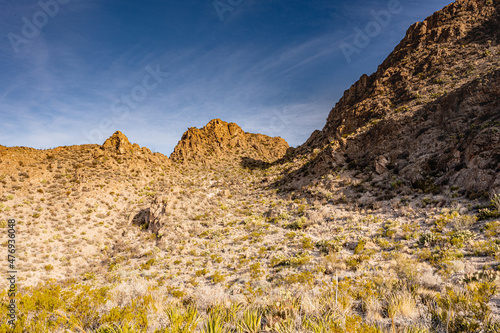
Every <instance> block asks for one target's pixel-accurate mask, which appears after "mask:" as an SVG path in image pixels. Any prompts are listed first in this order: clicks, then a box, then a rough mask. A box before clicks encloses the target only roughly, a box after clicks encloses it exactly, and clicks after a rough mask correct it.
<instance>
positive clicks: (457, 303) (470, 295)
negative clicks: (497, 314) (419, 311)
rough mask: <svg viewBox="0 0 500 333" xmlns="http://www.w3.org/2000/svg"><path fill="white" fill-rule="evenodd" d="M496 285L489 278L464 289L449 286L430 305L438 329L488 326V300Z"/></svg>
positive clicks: (464, 328) (464, 330) (472, 330)
mask: <svg viewBox="0 0 500 333" xmlns="http://www.w3.org/2000/svg"><path fill="white" fill-rule="evenodd" d="M496 292H497V286H496V285H495V284H494V283H492V282H488V281H484V282H480V283H474V284H470V285H467V286H466V288H465V289H458V288H450V287H447V288H446V291H445V292H443V293H441V294H439V295H438V297H437V298H436V300H435V303H431V304H430V313H431V316H432V319H433V322H434V324H435V328H437V329H439V328H444V329H445V330H446V331H447V332H479V331H482V330H484V328H485V327H486V326H487V325H488V318H489V316H490V313H491V310H490V308H489V307H488V303H489V301H490V299H491V297H492V296H493V295H495V294H496Z"/></svg>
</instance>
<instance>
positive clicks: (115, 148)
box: [102, 131, 134, 154]
mask: <svg viewBox="0 0 500 333" xmlns="http://www.w3.org/2000/svg"><path fill="white" fill-rule="evenodd" d="M102 149H103V150H107V151H111V152H114V153H117V154H126V153H132V152H133V151H134V147H133V146H132V144H131V143H130V141H128V138H127V137H126V136H125V135H124V134H123V133H122V132H120V131H116V132H115V133H114V134H113V135H112V136H111V137H109V138H108V139H107V140H106V141H105V142H104V144H103V145H102Z"/></svg>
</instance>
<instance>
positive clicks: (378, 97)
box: [303, 0, 500, 148]
mask: <svg viewBox="0 0 500 333" xmlns="http://www.w3.org/2000/svg"><path fill="white" fill-rule="evenodd" d="M499 6H500V5H499V3H498V1H495V2H494V1H488V0H486V1H485V0H459V1H456V2H455V3H452V4H450V5H448V6H446V7H445V8H443V9H442V10H440V11H438V12H436V13H434V14H433V15H431V16H430V17H428V18H427V19H426V20H425V21H424V22H417V23H415V24H413V25H412V26H411V27H410V28H409V29H408V31H407V33H406V36H405V37H404V39H403V40H402V41H401V42H400V43H399V45H398V46H397V47H396V48H395V49H394V51H393V52H392V53H391V54H390V55H389V56H388V57H387V59H386V60H385V61H384V62H383V63H382V64H381V65H380V66H379V67H378V69H377V71H376V72H375V73H373V74H372V75H370V76H367V75H363V76H362V77H361V78H360V79H359V81H357V82H356V83H354V84H353V85H352V86H351V87H350V88H349V89H348V90H346V91H345V92H344V96H343V97H342V98H341V99H340V100H339V102H338V103H337V104H336V105H335V107H334V108H333V109H332V110H331V111H330V114H329V116H328V119H327V122H326V125H325V127H324V128H323V130H322V131H317V132H315V133H313V135H312V136H311V138H309V140H308V142H307V143H306V144H305V145H304V147H303V148H310V147H314V148H316V147H321V146H323V145H324V144H326V143H328V142H330V141H332V140H335V139H337V140H338V139H340V138H341V137H342V136H346V135H349V134H351V133H354V132H355V131H357V130H358V129H359V128H361V127H363V126H364V125H366V124H367V123H369V122H370V121H373V120H375V119H381V118H383V117H384V116H385V115H387V114H390V113H393V112H395V111H397V110H399V111H402V110H405V108H409V107H411V106H414V105H415V104H416V105H420V104H425V103H427V102H429V101H431V100H434V99H435V98H436V97H437V96H439V95H442V94H443V93H445V91H447V90H448V89H454V88H456V87H459V86H461V85H463V84H465V83H466V82H468V81H470V80H471V79H473V78H475V77H477V75H483V74H485V73H486V72H487V71H489V70H492V69H494V68H496V67H498V65H499V57H498V52H497V51H495V50H497V45H498V41H499V35H498V34H499V31H500V23H499V17H498V16H499V13H498V11H499Z"/></svg>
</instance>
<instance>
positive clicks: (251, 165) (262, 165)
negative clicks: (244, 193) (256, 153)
mask: <svg viewBox="0 0 500 333" xmlns="http://www.w3.org/2000/svg"><path fill="white" fill-rule="evenodd" d="M240 165H241V166H242V167H243V168H245V169H250V170H257V169H260V170H265V169H269V168H270V167H271V166H272V165H273V164H272V163H269V162H265V161H261V160H256V159H254V158H250V157H242V158H241V161H240Z"/></svg>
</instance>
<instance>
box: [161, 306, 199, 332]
mask: <svg viewBox="0 0 500 333" xmlns="http://www.w3.org/2000/svg"><path fill="white" fill-rule="evenodd" d="M165 312H166V314H167V317H168V320H169V327H167V328H165V330H164V331H162V332H164V333H192V332H194V331H195V330H196V327H197V326H198V323H199V321H200V316H199V315H198V310H197V309H196V308H195V307H194V306H188V307H187V309H185V310H184V311H181V310H180V309H179V308H178V307H175V306H171V307H169V308H168V309H166V310H165Z"/></svg>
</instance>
